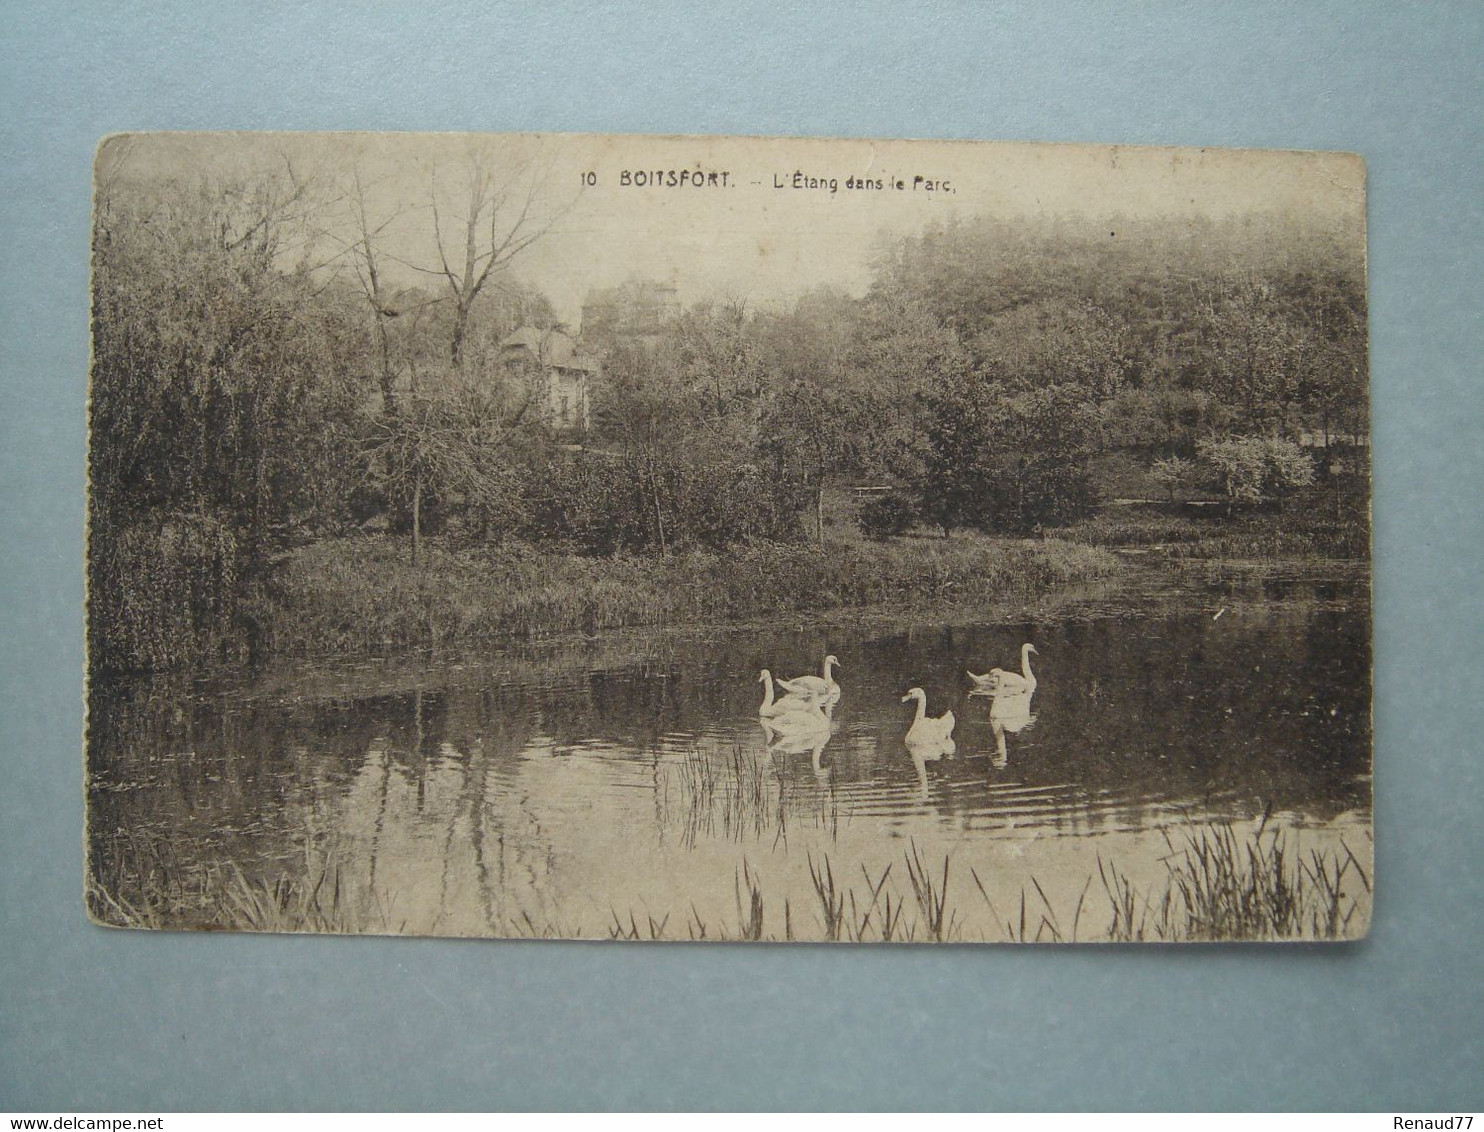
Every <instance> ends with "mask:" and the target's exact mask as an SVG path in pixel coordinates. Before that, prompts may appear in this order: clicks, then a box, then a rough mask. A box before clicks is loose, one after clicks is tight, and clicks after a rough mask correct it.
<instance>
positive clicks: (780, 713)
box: [757, 668, 819, 719]
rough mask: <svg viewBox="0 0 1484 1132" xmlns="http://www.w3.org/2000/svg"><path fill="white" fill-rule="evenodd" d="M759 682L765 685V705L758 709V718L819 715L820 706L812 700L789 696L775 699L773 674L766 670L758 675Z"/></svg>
mask: <svg viewBox="0 0 1484 1132" xmlns="http://www.w3.org/2000/svg"><path fill="white" fill-rule="evenodd" d="M758 682H759V683H760V684H762V685H763V703H762V706H761V707H760V708H758V709H757V714H758V717H759V718H761V719H780V718H785V717H788V716H791V715H797V714H799V713H801V712H810V713H813V714H815V715H818V714H819V705H818V704H817V703H816V702H815V701H814V700H811V699H808V698H806V697H803V696H795V695H787V696H784V697H783V698H782V699H780V700H778V701H776V702H775V701H774V699H773V674H772V673H771V672H769V671H768V670H767V669H766V668H764V669H763V670H762V672H760V673H759V674H758Z"/></svg>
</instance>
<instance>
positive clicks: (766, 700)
mask: <svg viewBox="0 0 1484 1132" xmlns="http://www.w3.org/2000/svg"><path fill="white" fill-rule="evenodd" d="M772 706H773V677H771V676H769V677H768V678H767V679H765V680H764V681H763V708H764V709H765V710H766V709H767V708H770V707H772Z"/></svg>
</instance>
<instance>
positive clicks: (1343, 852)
mask: <svg viewBox="0 0 1484 1132" xmlns="http://www.w3.org/2000/svg"><path fill="white" fill-rule="evenodd" d="M1267 820H1268V819H1267V816H1266V815H1265V816H1264V818H1263V819H1262V821H1261V822H1259V824H1258V828H1257V829H1256V831H1255V832H1253V833H1251V834H1249V835H1245V836H1244V835H1241V834H1239V833H1238V832H1237V831H1236V830H1235V828H1234V827H1233V826H1232V825H1231V824H1230V823H1223V824H1220V825H1216V826H1210V827H1202V828H1201V829H1199V830H1194V831H1189V832H1186V833H1184V834H1182V835H1181V838H1180V840H1179V842H1178V843H1177V842H1176V840H1175V839H1174V838H1172V837H1171V836H1170V835H1169V834H1168V833H1167V834H1166V835H1165V842H1166V845H1167V846H1168V848H1169V850H1170V852H1169V856H1168V857H1166V858H1165V869H1166V877H1165V884H1164V887H1163V888H1162V889H1155V888H1153V887H1151V889H1150V890H1149V891H1146V892H1144V893H1142V894H1141V893H1139V892H1138V891H1137V890H1136V889H1135V887H1134V886H1133V884H1132V883H1131V882H1130V881H1129V879H1128V878H1127V877H1126V876H1123V875H1121V874H1119V873H1118V871H1117V870H1116V869H1115V868H1114V867H1113V866H1112V864H1111V863H1108V864H1107V865H1106V866H1105V864H1104V862H1103V861H1102V859H1101V858H1099V860H1098V875H1099V877H1100V879H1101V880H1102V882H1103V889H1104V892H1105V893H1106V894H1107V896H1108V899H1109V906H1110V913H1111V924H1110V927H1109V932H1108V934H1109V937H1110V938H1112V939H1116V940H1138V939H1148V938H1155V939H1163V940H1238V939H1241V940H1255V939H1347V938H1350V936H1351V934H1352V933H1351V925H1352V924H1355V923H1356V922H1357V921H1356V917H1357V916H1358V915H1361V914H1362V910H1363V908H1365V907H1366V906H1367V905H1368V898H1369V896H1370V894H1371V881H1370V877H1369V876H1368V875H1367V873H1366V870H1365V868H1364V867H1363V866H1362V865H1361V863H1360V861H1359V860H1358V859H1357V858H1356V856H1355V854H1354V853H1353V852H1352V851H1351V850H1350V848H1349V846H1348V845H1346V844H1345V843H1344V842H1343V841H1342V842H1341V843H1340V847H1339V848H1338V849H1334V850H1330V851H1328V852H1322V851H1320V850H1317V849H1311V850H1310V851H1309V852H1308V854H1307V855H1302V856H1301V855H1298V854H1297V853H1294V852H1293V851H1291V850H1290V848H1289V844H1288V840H1289V839H1288V837H1287V835H1285V834H1284V833H1283V832H1282V831H1279V830H1276V829H1268V828H1267ZM1356 886H1358V889H1359V890H1357V887H1356ZM1362 894H1363V896H1364V897H1365V898H1366V899H1365V901H1363V900H1362Z"/></svg>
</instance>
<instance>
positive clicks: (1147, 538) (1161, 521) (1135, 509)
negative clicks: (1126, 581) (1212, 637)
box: [1057, 501, 1370, 561]
mask: <svg viewBox="0 0 1484 1132" xmlns="http://www.w3.org/2000/svg"><path fill="white" fill-rule="evenodd" d="M1323 502H1326V501H1320V503H1323ZM1057 534H1058V535H1059V536H1060V537H1062V538H1065V539H1068V540H1070V541H1073V542H1077V543H1081V544H1083V545H1088V546H1102V547H1110V548H1116V549H1120V550H1130V549H1148V550H1158V551H1159V552H1161V553H1162V554H1163V555H1165V556H1166V557H1169V558H1178V559H1241V560H1251V559H1273V560H1276V559H1284V560H1292V559H1305V558H1311V559H1312V558H1317V559H1342V560H1351V561H1355V560H1364V559H1367V558H1369V557H1370V524H1369V522H1368V521H1367V518H1366V516H1365V514H1364V513H1363V512H1358V511H1356V510H1355V509H1349V510H1347V511H1345V512H1344V513H1342V514H1340V515H1336V514H1335V513H1334V512H1333V510H1330V509H1327V508H1325V507H1323V506H1319V505H1315V506H1294V507H1291V508H1290V509H1289V510H1288V511H1287V512H1284V513H1282V514H1278V513H1258V514H1245V515H1244V514H1238V515H1235V516H1232V517H1227V516H1226V514H1225V512H1224V510H1223V509H1222V508H1220V507H1210V508H1203V509H1201V510H1200V511H1197V510H1196V509H1194V508H1191V507H1187V506H1181V505H1179V504H1175V505H1165V504H1139V505H1134V506H1123V507H1116V506H1115V507H1107V508H1105V509H1103V510H1102V511H1100V512H1098V513H1097V514H1096V515H1093V516H1091V517H1089V518H1087V519H1084V520H1083V521H1081V522H1080V523H1077V524H1076V525H1075V526H1072V527H1068V528H1066V529H1065V530H1061V531H1058V532H1057Z"/></svg>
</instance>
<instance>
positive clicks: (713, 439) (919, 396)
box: [89, 169, 1367, 668]
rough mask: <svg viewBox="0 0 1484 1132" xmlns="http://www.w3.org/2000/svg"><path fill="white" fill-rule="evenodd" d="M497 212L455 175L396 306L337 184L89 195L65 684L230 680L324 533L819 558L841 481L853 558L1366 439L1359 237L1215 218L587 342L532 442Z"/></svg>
mask: <svg viewBox="0 0 1484 1132" xmlns="http://www.w3.org/2000/svg"><path fill="white" fill-rule="evenodd" d="M502 183H503V182H497V181H496V180H495V179H493V178H481V177H478V176H471V177H470V179H469V182H468V185H469V187H468V197H467V200H466V201H464V202H463V207H462V208H460V209H449V208H445V210H444V212H443V214H442V215H443V220H442V225H443V226H442V227H441V228H440V229H439V231H438V240H439V241H440V243H439V247H440V249H441V248H442V243H441V241H443V240H444V239H445V238H447V239H448V240H449V245H450V246H451V247H452V246H456V247H457V248H458V250H459V255H458V256H444V257H443V260H442V263H441V264H440V265H439V270H436V271H429V272H428V273H427V274H428V275H430V276H432V281H431V282H426V283H416V284H415V285H413V284H404V285H401V286H392V285H391V284H390V283H389V282H388V280H389V277H390V275H391V274H397V270H396V269H397V263H396V262H395V261H394V260H393V258H392V257H391V255H390V253H389V252H388V251H387V250H386V249H385V248H384V247H383V241H382V238H381V232H382V228H383V227H384V225H382V226H379V224H378V220H377V218H375V217H373V216H369V215H368V208H367V198H366V195H365V193H364V192H361V191H360V186H359V183H355V184H352V185H351V186H349V187H347V186H344V185H342V186H338V191H337V192H335V193H327V192H325V191H324V186H316V185H314V184H312V183H311V182H309V181H307V180H301V179H299V178H297V177H296V176H295V175H294V172H293V170H292V169H286V170H285V172H284V173H282V174H279V175H275V176H263V177H259V178H257V179H255V180H251V181H244V180H239V181H215V182H213V181H209V180H207V179H204V178H203V179H200V180H198V181H196V182H194V183H191V184H158V185H149V184H137V183H136V184H132V185H130V186H127V187H126V186H121V185H108V184H100V186H99V194H98V203H97V209H96V227H95V232H94V248H93V252H94V276H93V290H94V295H93V298H94V324H93V325H94V353H93V371H92V386H91V428H92V444H91V448H90V457H89V458H90V473H91V496H90V511H89V518H90V524H91V539H90V548H91V552H90V562H89V578H90V583H91V589H90V617H91V620H90V643H91V648H92V655H93V661H94V663H95V664H96V665H101V666H103V667H105V668H137V667H145V668H149V667H175V666H178V665H179V664H180V663H182V662H185V663H191V662H196V661H199V662H202V663H210V662H212V661H215V660H221V659H228V658H231V657H235V656H240V655H242V654H244V653H246V652H250V651H251V650H252V648H253V636H254V632H255V629H254V626H253V624H252V623H251V618H250V617H248V616H246V615H245V614H244V605H243V600H244V596H245V595H248V594H250V593H253V592H256V591H262V590H264V589H265V588H267V589H270V590H271V587H272V585H273V580H274V571H275V568H276V566H277V564H278V563H279V561H280V560H281V558H282V556H283V555H284V554H285V553H287V552H289V551H290V550H292V548H294V547H296V546H299V545H302V544H303V543H305V542H309V541H313V540H316V539H320V538H324V537H328V536H343V535H346V534H349V533H354V532H357V531H363V530H367V529H383V530H388V531H391V532H392V533H394V534H398V533H400V534H402V535H405V536H406V539H407V542H406V547H407V552H408V554H409V556H412V557H414V558H415V556H416V555H417V554H418V551H419V544H420V542H421V540H422V539H423V538H424V537H425V536H427V535H428V534H432V533H436V534H441V535H442V536H443V538H444V540H445V541H446V542H450V544H454V545H456V544H458V543H460V542H463V543H489V542H499V541H501V540H511V539H516V540H521V541H524V542H529V543H534V544H538V545H541V546H548V547H552V548H560V549H561V550H563V551H565V552H571V553H578V554H586V555H611V554H615V553H654V554H661V555H665V554H670V553H674V552H677V551H682V550H686V549H690V548H710V549H713V550H715V549H718V548H724V547H727V546H729V545H732V544H735V543H738V542H742V541H748V540H768V541H794V540H798V541H802V540H805V539H814V540H819V541H823V538H824V532H825V516H824V501H825V494H826V490H827V488H828V486H829V485H830V484H832V483H840V482H845V481H853V482H857V483H861V482H864V483H870V484H873V485H879V486H886V487H888V488H889V489H890V490H889V491H888V492H886V493H885V494H884V495H882V496H881V497H879V498H877V499H876V500H874V501H873V502H872V503H871V504H870V505H869V506H868V507H867V508H866V509H865V511H864V512H863V515H862V523H863V525H864V526H865V527H866V529H867V531H868V533H871V534H875V535H879V536H883V537H884V536H889V535H891V534H894V533H901V532H905V531H908V530H910V529H912V528H913V527H917V526H924V525H926V526H930V527H932V528H936V529H939V530H942V531H945V532H946V531H950V530H953V529H956V528H965V527H972V528H977V529H982V530H986V531H998V532H1008V533H1027V532H1033V531H1036V530H1045V529H1050V528H1055V527H1058V526H1062V525H1065V524H1067V523H1071V522H1074V521H1075V520H1077V519H1078V518H1079V517H1081V516H1083V515H1085V514H1086V513H1087V512H1088V510H1089V509H1090V508H1092V507H1093V506H1094V505H1095V504H1096V503H1097V501H1098V499H1099V496H1100V493H1104V494H1105V493H1106V492H1107V491H1108V490H1109V485H1108V484H1107V483H1105V482H1103V481H1102V480H1101V479H1100V476H1101V475H1102V473H1101V472H1100V470H1099V469H1100V463H1099V461H1101V460H1104V459H1106V458H1107V457H1108V456H1109V455H1110V454H1113V455H1118V456H1120V457H1122V458H1124V460H1125V463H1126V464H1128V465H1130V466H1133V467H1136V468H1139V469H1143V470H1144V471H1145V473H1146V474H1147V476H1148V479H1149V482H1150V483H1152V484H1155V485H1157V486H1158V488H1159V489H1160V490H1161V491H1167V492H1168V493H1169V495H1170V498H1172V499H1173V498H1176V497H1177V496H1178V495H1179V494H1180V493H1182V492H1191V491H1207V490H1216V491H1220V492H1222V493H1223V494H1224V495H1225V496H1226V497H1227V499H1228V500H1229V502H1230V505H1231V507H1232V509H1239V508H1241V507H1244V506H1245V507H1252V506H1273V505H1281V502H1282V499H1283V497H1284V495H1285V494H1286V493H1288V492H1290V491H1292V490H1295V489H1297V488H1300V487H1302V486H1304V485H1305V484H1307V483H1308V482H1310V481H1311V480H1312V478H1313V477H1314V474H1315V466H1314V464H1313V462H1312V461H1311V460H1310V459H1309V457H1308V455H1307V454H1306V451H1305V450H1304V448H1303V447H1301V446H1300V444H1299V443H1298V441H1299V439H1300V437H1301V436H1302V435H1303V434H1305V433H1310V434H1314V435H1317V436H1319V437H1321V438H1323V439H1325V440H1335V439H1340V438H1344V439H1348V440H1350V441H1358V439H1359V438H1360V437H1362V436H1363V435H1364V433H1365V431H1366V428H1367V420H1366V396H1365V370H1366V366H1365V305H1364V304H1365V297H1364V283H1363V265H1362V262H1361V260H1360V258H1359V255H1360V247H1359V242H1358V232H1356V231H1352V230H1349V229H1346V228H1344V227H1342V226H1340V225H1339V224H1334V223H1326V222H1324V221H1322V220H1320V219H1316V218H1308V219H1305V220H1304V221H1303V222H1302V223H1300V222H1297V221H1294V220H1293V219H1291V218H1280V217H1271V216H1260V215H1259V216H1253V215H1244V216H1239V217H1232V218H1227V219H1222V220H1219V221H1213V220H1204V219H1196V220H1194V221H1184V220H1181V221H1178V222H1177V221H1171V222H1167V223H1162V222H1157V221H1153V220H1140V221H1137V222H1135V221H1130V220H1124V219H1116V220H1111V221H1105V220H1096V221H1095V220H1088V219H1084V218H1077V217H1072V218H1059V219H1042V220H1030V219H1024V218H1021V219H1016V220H981V221H974V222H963V223H953V224H947V225H941V226H938V227H935V228H933V229H930V230H929V231H927V232H925V233H922V234H920V235H916V236H912V237H908V238H898V239H895V240H891V241H889V242H886V243H883V245H882V246H881V247H880V249H879V254H878V256H877V259H876V261H875V265H874V272H873V275H874V280H873V283H872V286H871V288H870V289H869V291H868V293H867V294H865V295H864V296H862V297H853V296H849V295H846V294H843V293H840V292H835V291H829V290H822V291H816V292H812V293H809V294H807V295H805V296H803V297H802V298H800V299H798V300H797V301H796V302H794V303H793V304H792V305H790V306H788V307H787V308H785V309H772V308H769V309H749V308H748V306H747V305H746V304H745V303H742V302H725V301H716V302H709V303H703V304H699V305H696V306H693V307H692V308H690V309H688V310H685V311H683V312H681V313H680V314H679V315H678V316H677V317H675V318H673V319H672V320H670V321H668V322H667V323H665V324H664V325H663V326H662V327H661V328H659V330H658V332H653V328H649V329H648V330H647V331H646V332H645V333H642V334H640V333H635V334H625V333H623V328H622V326H621V325H620V326H619V327H618V328H617V330H616V332H615V333H614V334H612V335H611V336H610V337H608V338H607V339H606V340H604V341H601V342H588V343H586V347H587V348H588V349H590V350H595V351H598V352H599V353H600V355H601V358H602V362H603V370H602V374H601V377H599V378H598V379H596V381H595V387H594V390H593V397H594V411H593V419H592V423H591V426H590V428H589V429H588V430H587V431H586V432H585V434H582V435H577V436H574V435H571V434H570V433H561V434H557V433H554V432H553V431H552V429H551V426H550V422H549V420H548V419H547V417H546V416H545V414H544V413H543V412H542V411H541V405H540V404H539V403H538V402H537V401H536V400H535V399H533V395H532V390H531V388H530V387H529V386H527V385H522V384H521V383H520V382H515V381H512V380H511V379H510V378H509V375H508V374H507V373H506V371H505V370H504V369H503V368H502V365H501V360H500V357H499V349H498V347H499V343H500V341H501V340H502V339H503V338H504V337H505V336H506V335H507V334H508V333H509V332H510V331H511V330H512V329H514V328H515V327H517V326H519V325H522V324H527V323H531V324H536V325H540V326H548V327H549V326H551V325H552V324H553V323H554V322H555V316H554V314H553V312H552V309H551V306H550V304H549V303H548V302H546V300H545V299H544V298H543V297H542V296H540V295H539V294H536V293H534V292H532V291H531V290H530V289H529V288H522V287H520V286H518V285H516V284H514V283H513V282H512V281H511V278H510V275H509V270H508V268H507V260H508V258H509V255H512V254H514V253H513V252H510V249H511V248H512V247H515V248H517V249H518V247H519V246H523V243H528V242H530V241H532V240H535V239H537V238H539V236H540V232H539V230H532V229H527V230H522V228H521V225H522V224H523V223H525V217H526V216H527V214H528V211H529V210H520V209H516V210H514V211H513V213H512V214H513V215H515V216H516V217H517V219H515V220H514V221H511V222H509V223H506V224H504V226H503V227H502V226H501V224H500V223H499V217H500V215H501V212H500V209H501V207H502V206H503V205H505V204H507V203H509V202H507V201H502V200H501V199H500V198H499V196H498V191H497V190H496V188H495V186H496V185H497V184H502ZM435 203H436V202H435ZM516 203H517V204H518V203H519V202H516ZM433 214H434V218H435V219H436V217H437V215H438V213H437V209H436V208H435V209H434V210H433ZM466 249H472V250H469V252H468V255H467V256H465V255H464V252H465V250H466ZM502 257H503V258H502ZM406 276H407V272H406V271H405V270H403V271H400V274H398V278H406ZM574 329H575V328H574ZM1336 451H1338V448H1337V446H1335V445H1329V446H1327V448H1326V452H1327V453H1328V454H1329V455H1330V456H1331V457H1332V456H1333V453H1334V452H1336ZM182 642H188V644H182Z"/></svg>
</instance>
